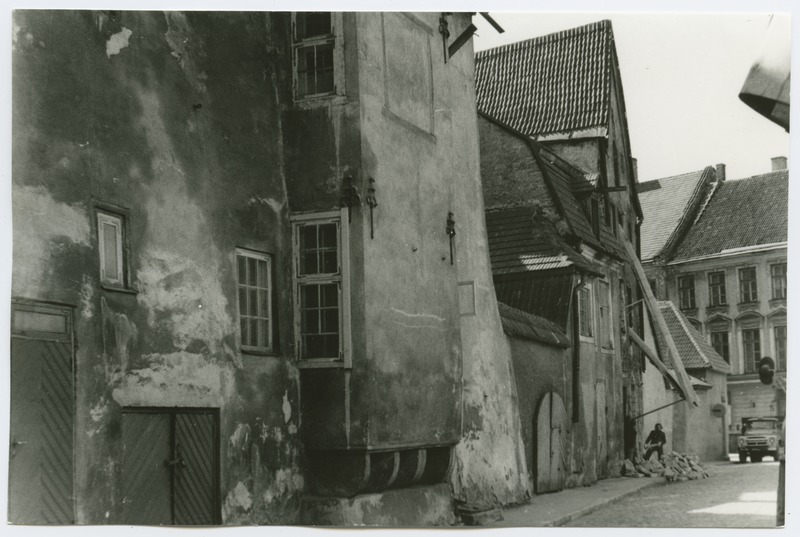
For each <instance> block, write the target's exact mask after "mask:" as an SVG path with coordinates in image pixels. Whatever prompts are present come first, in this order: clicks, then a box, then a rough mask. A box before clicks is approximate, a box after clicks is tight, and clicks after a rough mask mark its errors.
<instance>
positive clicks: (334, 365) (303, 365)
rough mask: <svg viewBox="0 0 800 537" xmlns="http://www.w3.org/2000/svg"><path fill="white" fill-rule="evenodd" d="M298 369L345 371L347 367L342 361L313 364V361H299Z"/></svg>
mask: <svg viewBox="0 0 800 537" xmlns="http://www.w3.org/2000/svg"><path fill="white" fill-rule="evenodd" d="M297 368H298V369H344V368H345V365H344V362H343V361H342V360H336V361H332V360H331V361H319V362H313V361H311V360H299V361H298V362H297Z"/></svg>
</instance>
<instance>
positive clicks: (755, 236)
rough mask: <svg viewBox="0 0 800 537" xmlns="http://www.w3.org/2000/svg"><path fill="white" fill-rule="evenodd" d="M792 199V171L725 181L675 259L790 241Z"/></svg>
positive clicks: (683, 242) (691, 230)
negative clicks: (788, 229)
mask: <svg viewBox="0 0 800 537" xmlns="http://www.w3.org/2000/svg"><path fill="white" fill-rule="evenodd" d="M788 198H789V171H788V170H780V171H776V172H770V173H765V174H762V175H755V176H753V177H749V178H747V179H738V180H733V181H726V182H724V183H722V184H721V185H720V186H719V188H717V190H716V192H715V193H714V195H713V196H712V197H711V200H710V201H709V202H708V204H707V205H706V207H705V209H703V212H702V213H701V214H700V217H699V218H698V219H697V222H695V223H694V225H693V226H692V227H691V229H690V230H689V232H688V233H687V234H686V238H685V239H684V240H683V241H682V242H681V244H680V245H679V246H678V248H677V249H676V251H675V255H674V256H672V260H673V261H682V260H687V259H693V258H696V257H701V256H706V255H713V254H718V253H721V252H723V251H724V250H731V249H734V248H744V247H748V246H759V245H766V244H775V243H782V242H786V241H787V237H788V234H787V228H788V216H789V215H788V209H789V207H788Z"/></svg>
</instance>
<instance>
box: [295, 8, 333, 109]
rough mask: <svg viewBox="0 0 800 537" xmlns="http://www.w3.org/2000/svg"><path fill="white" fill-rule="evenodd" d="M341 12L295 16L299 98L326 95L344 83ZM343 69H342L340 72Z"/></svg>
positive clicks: (297, 92) (297, 97)
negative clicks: (339, 13) (339, 34)
mask: <svg viewBox="0 0 800 537" xmlns="http://www.w3.org/2000/svg"><path fill="white" fill-rule="evenodd" d="M337 20H339V16H338V14H337V13H331V12H309V13H294V14H293V15H292V27H293V49H294V56H293V62H294V93H295V99H298V100H302V99H310V98H315V97H324V96H327V95H334V94H336V93H337V89H338V88H337V86H338V85H341V80H342V77H341V72H340V71H341V63H342V61H341V54H340V53H339V51H340V50H341V43H339V44H337V40H339V39H341V37H340V36H337V29H336V25H337ZM337 71H339V72H337Z"/></svg>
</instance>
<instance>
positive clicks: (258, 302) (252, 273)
mask: <svg viewBox="0 0 800 537" xmlns="http://www.w3.org/2000/svg"><path fill="white" fill-rule="evenodd" d="M236 268H237V288H238V301H239V334H240V336H241V341H242V349H243V350H250V351H260V352H272V351H273V347H274V346H273V333H272V332H273V331H272V258H271V257H270V256H269V255H268V254H263V253H258V252H251V251H249V250H242V249H238V250H237V251H236Z"/></svg>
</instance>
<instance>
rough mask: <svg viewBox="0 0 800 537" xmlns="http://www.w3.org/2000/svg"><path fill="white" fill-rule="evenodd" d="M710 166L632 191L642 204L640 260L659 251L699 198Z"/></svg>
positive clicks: (641, 184) (644, 259) (711, 170)
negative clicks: (636, 193) (637, 195)
mask: <svg viewBox="0 0 800 537" xmlns="http://www.w3.org/2000/svg"><path fill="white" fill-rule="evenodd" d="M712 172H713V168H711V167H708V168H705V169H704V170H698V171H695V172H689V173H684V174H681V175H674V176H672V177H665V178H663V179H655V180H653V181H646V182H644V183H639V184H638V185H637V187H636V191H637V192H638V193H639V202H640V203H641V204H642V213H643V214H644V220H643V221H642V229H641V236H642V261H649V260H651V259H653V258H654V257H656V256H657V255H658V254H660V253H661V252H662V250H663V249H664V247H665V246H666V245H667V243H668V242H669V241H670V239H671V238H672V236H673V234H674V233H675V232H676V228H677V227H678V225H679V224H682V220H683V219H684V218H685V217H686V216H687V212H689V213H692V212H693V211H692V208H693V206H695V205H696V204H698V203H699V202H700V201H701V196H702V194H703V193H704V192H705V190H706V188H704V186H705V184H706V181H708V180H709V177H710V174H711V173H712Z"/></svg>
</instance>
